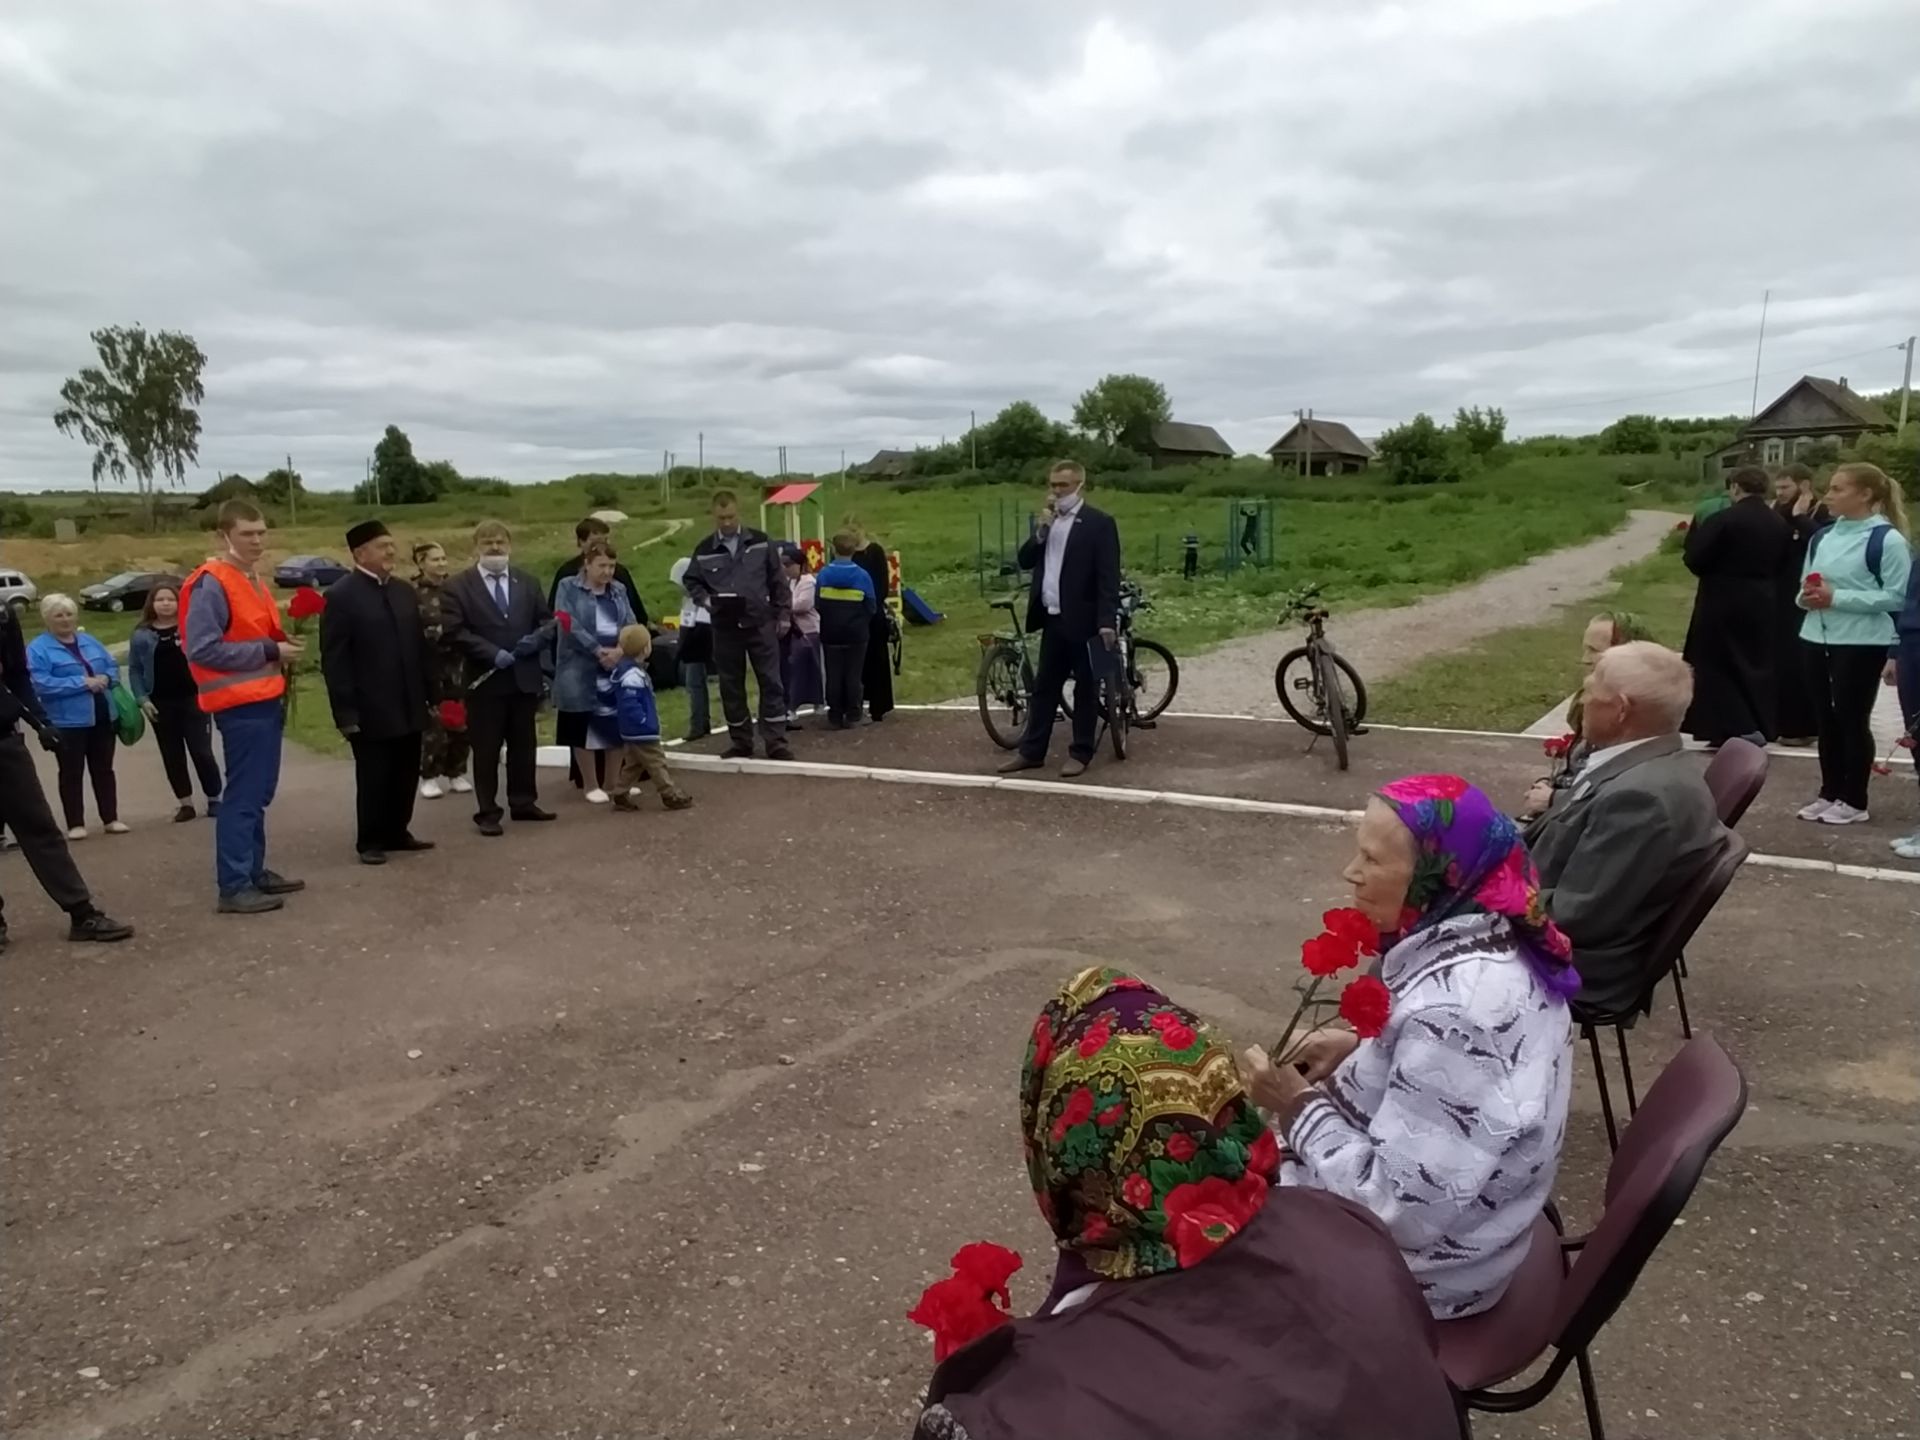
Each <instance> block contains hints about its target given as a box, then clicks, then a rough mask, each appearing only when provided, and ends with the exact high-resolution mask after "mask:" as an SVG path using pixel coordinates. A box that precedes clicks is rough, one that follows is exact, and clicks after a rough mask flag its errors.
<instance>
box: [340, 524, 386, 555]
mask: <svg viewBox="0 0 1920 1440" xmlns="http://www.w3.org/2000/svg"><path fill="white" fill-rule="evenodd" d="M392 533H393V532H392V531H391V530H389V529H387V527H386V526H385V525H383V524H381V523H380V522H379V521H378V520H362V521H361V522H360V523H359V524H358V525H356V526H354V527H353V528H352V529H351V530H349V531H347V549H349V550H358V549H359V548H360V547H361V546H362V545H364V544H366V543H367V542H368V541H369V540H378V539H379V538H380V537H381V536H382V535H391V534H392Z"/></svg>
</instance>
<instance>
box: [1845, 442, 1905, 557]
mask: <svg viewBox="0 0 1920 1440" xmlns="http://www.w3.org/2000/svg"><path fill="white" fill-rule="evenodd" d="M1842 475H1844V476H1846V477H1847V478H1848V479H1849V480H1851V481H1853V483H1854V484H1856V485H1858V486H1859V487H1860V488H1861V489H1862V490H1865V491H1866V492H1867V494H1869V495H1871V496H1872V497H1873V508H1874V509H1875V510H1877V511H1879V512H1880V513H1881V514H1882V515H1884V516H1886V517H1887V523H1888V524H1890V525H1892V526H1893V528H1894V529H1896V530H1898V531H1899V532H1900V533H1901V534H1902V535H1905V536H1908V537H1909V538H1911V537H1912V534H1913V532H1912V531H1911V530H1910V529H1909V528H1908V524H1907V502H1906V501H1905V499H1903V498H1902V496H1901V494H1900V487H1899V486H1898V485H1896V484H1894V483H1893V479H1892V477H1891V476H1889V475H1888V474H1887V472H1886V471H1884V470H1882V469H1881V468H1880V467H1879V466H1878V465H1869V464H1867V463H1866V462H1865V461H1864V460H1855V461H1852V462H1850V463H1848V464H1846V465H1842V466H1840V467H1839V468H1838V469H1837V470H1835V471H1834V472H1833V478H1834V479H1835V480H1838V479H1839V478H1840V477H1841V476H1842Z"/></svg>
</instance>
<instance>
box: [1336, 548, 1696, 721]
mask: <svg viewBox="0 0 1920 1440" xmlns="http://www.w3.org/2000/svg"><path fill="white" fill-rule="evenodd" d="M1613 579H1614V586H1613V588H1612V590H1610V591H1609V592H1608V593H1606V594H1605V595H1602V596H1600V597H1598V598H1596V599H1594V600H1591V601H1583V602H1581V603H1579V604H1577V605H1569V606H1566V607H1565V608H1564V609H1562V610H1561V611H1560V612H1559V613H1558V614H1557V615H1555V616H1554V618H1553V619H1551V620H1547V621H1543V622H1542V623H1540V624H1538V625H1524V626H1520V627H1518V628H1516V629H1512V630H1502V631H1500V632H1499V633H1498V634H1496V635H1491V636H1488V637H1486V638H1485V639H1482V640H1479V641H1476V642H1475V643H1473V644H1472V645H1468V646H1466V647H1464V648H1463V649H1459V650H1450V651H1446V652H1443V653H1441V654H1437V655H1434V656H1432V657H1430V658H1429V659H1426V660H1423V661H1421V662H1420V663H1419V664H1417V665H1415V666H1413V667H1412V668H1411V669H1408V670H1404V671H1402V672H1401V673H1400V674H1398V675H1396V676H1394V677H1393V678H1392V679H1391V680H1386V681H1383V682H1381V683H1380V684H1379V685H1377V686H1374V687H1372V689H1371V692H1370V694H1369V697H1368V698H1369V702H1370V703H1369V707H1368V713H1369V715H1370V716H1371V718H1373V719H1376V720H1379V721H1380V722H1381V723H1383V724H1399V725H1439V726H1445V727H1448V728H1458V729H1463V730H1524V729H1526V727H1527V726H1529V725H1531V724H1532V723H1533V722H1534V721H1536V720H1538V719H1539V718H1540V717H1541V716H1542V715H1544V714H1546V713H1547V712H1548V711H1549V710H1551V709H1553V707H1554V706H1556V705H1558V704H1559V703H1560V702H1561V701H1562V700H1564V699H1566V698H1567V696H1569V695H1571V694H1572V693H1573V691H1574V690H1575V688H1576V687H1577V686H1578V685H1579V683H1580V636H1581V632H1583V631H1584V630H1585V629H1586V628H1587V622H1588V621H1589V620H1591V619H1592V618H1593V617H1594V616H1595V615H1598V614H1602V613H1605V612H1607V611H1628V612H1630V613H1632V614H1633V615H1635V616H1638V617H1639V619H1640V620H1641V621H1642V622H1643V623H1644V624H1645V625H1646V626H1647V627H1648V628H1649V629H1650V630H1651V631H1652V632H1653V638H1654V639H1656V640H1658V641H1659V642H1660V643H1661V644H1663V645H1670V646H1672V647H1673V648H1674V649H1676V650H1678V649H1679V648H1680V645H1681V642H1682V641H1683V640H1685V638H1686V633H1687V616H1688V615H1689V614H1690V613H1691V611H1692V608H1693V591H1694V581H1693V577H1692V576H1691V575H1689V574H1688V573H1687V570H1686V567H1685V566H1684V565H1682V564H1681V563H1680V556H1679V552H1678V549H1677V547H1673V546H1666V547H1663V548H1662V549H1661V550H1660V551H1659V552H1658V553H1657V554H1654V555H1649V556H1648V557H1647V558H1646V559H1645V560H1642V561H1639V562H1638V563H1636V564H1633V565H1626V566H1622V567H1621V568H1620V569H1619V570H1616V571H1615V572H1614V574H1613Z"/></svg>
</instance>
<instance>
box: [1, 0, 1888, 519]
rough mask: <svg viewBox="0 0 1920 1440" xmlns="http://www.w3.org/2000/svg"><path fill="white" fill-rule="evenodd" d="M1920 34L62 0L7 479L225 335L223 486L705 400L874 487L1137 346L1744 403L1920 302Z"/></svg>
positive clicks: (1396, 414) (1425, 391) (1239, 436)
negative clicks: (92, 376) (159, 356)
mask: <svg viewBox="0 0 1920 1440" xmlns="http://www.w3.org/2000/svg"><path fill="white" fill-rule="evenodd" d="M1196 16H1198V18H1196ZM1910 19H1911V7H1910V3H1909V0H1834V3H1829V4H1828V5H1825V6H1823V7H1817V8H1810V7H1807V6H1805V5H1803V4H1799V3H1791V0H1754V3H1752V4H1749V5H1747V6H1745V7H1743V9H1742V15H1741V22H1740V24H1739V25H1737V26H1730V25H1728V24H1727V22H1726V12H1725V7H1724V5H1723V4H1721V3H1719V0H1613V3H1604V0H1444V3H1443V0H1426V3H1402V4H1398V5H1388V4H1374V3H1356V4H1353V5H1328V4H1324V3H1312V0H1294V3H1288V4H1284V5H1267V4H1256V3H1252V0H1246V3H1237V4H1225V5H1219V6H1213V7H1208V8H1207V9H1206V10H1205V11H1204V12H1192V11H1184V12H1180V13H1178V14H1175V13H1174V12H1173V11H1171V10H1170V9H1169V8H1168V7H1164V6H1158V5H1150V4H1147V3H1145V0H1126V3H1115V4H1109V5H1104V6H1092V5H1089V6H1023V5H1017V4H1013V3H997V4H982V5H974V6H967V7H926V6H882V5H878V4H876V3H857V4H856V3H851V0H849V3H837V4H817V5H808V6H791V5H787V6H774V5H772V4H769V3H754V4H741V5H730V6H727V7H724V8H721V7H712V6H696V5H668V6H646V7H629V6H625V5H619V4H615V3H612V0H604V3H601V0H593V3H587V0H580V3H570V4H556V5H547V6H535V5H533V4H531V3H530V0H480V3H455V0H440V3H428V0H420V3H416V4H410V5H405V6H382V5H377V4H374V3H373V0H284V3H278V4H274V5H261V4H257V3H253V0H203V3H198V4H195V5H191V6H187V5H150V4H144V3H136V0H16V3H14V4H12V5H10V6H9V7H8V8H7V10H6V12H5V14H4V15H0V173H4V174H5V176H6V177H7V180H6V193H7V204H6V205H5V206H4V207H0V276H4V279H0V486H14V487H31V486H41V485H67V484H75V483H80V482H81V481H82V480H84V477H85V474H86V463H87V461H86V456H85V454H84V452H83V450H82V448H81V447H80V446H79V445H78V444H77V443H75V442H71V441H68V440H66V439H64V438H63V437H61V436H60V435H58V434H57V432H55V431H54V429H53V427H52V425H51V423H50V421H49V419H48V416H49V415H50V413H51V410H52V408H53V405H54V394H55V391H56V390H57V388H58V385H59V383H60V380H61V379H62V378H63V377H64V376H65V375H66V374H69V373H71V372H72V370H74V369H75V368H77V367H78V366H80V365H82V364H85V363H87V361H88V359H89V358H90V357H89V355H88V346H87V342H86V332H87V331H88V330H89V329H90V328H93V327H94V326H97V325H101V324H109V323H119V322H127V321H134V320H138V321H141V322H143V323H146V324H148V325H150V326H170V327H178V328H184V329H187V330H189V331H191V332H192V333H193V334H194V335H195V336H196V337H197V338H198V339H199V340H200V342H201V344H202V346H203V347H204V348H205V349H206V351H207V353H208V355H209V357H210V368H209V373H208V377H207V386H208V402H207V406H206V410H205V414H204V417H203V418H204V421H205V440H204V444H203V451H202V458H203V463H204V464H205V466H206V467H207V468H208V470H210V471H211V470H213V469H216V468H217V469H238V470H244V471H251V472H258V471H260V470H263V469H265V468H267V467H268V466H270V465H271V464H273V463H276V462H277V460H278V458H279V456H280V455H282V454H283V453H286V452H287V451H289V450H290V451H292V453H293V455H294V457H295V460H296V462H297V463H299V464H300V465H301V467H302V468H303V469H304V470H305V471H306V472H307V473H308V475H309V476H310V477H313V478H315V479H317V480H319V481H320V482H321V483H335V484H344V483H348V482H350V481H351V480H353V479H354V478H355V477H356V476H357V475H358V473H359V471H360V466H361V462H362V457H363V456H364V455H365V454H366V453H367V451H368V450H369V449H370V448H371V445H372V442H373V440H374V439H375V438H376V437H377V435H378V433H379V430H380V428H381V427H382V426H383V425H385V424H386V423H388V422H389V421H391V422H394V423H398V424H400V425H402V426H404V427H406V428H407V429H408V430H409V431H410V433H412V434H413V436H414V438H415V442H416V445H417V447H418V448H419V449H420V450H421V451H422V453H424V454H427V455H431V456H441V455H444V456H446V457H447V458H450V459H452V460H453V461H454V462H455V463H456V464H458V465H459V466H460V467H461V468H462V469H464V470H468V471H472V472H476V473H494V474H502V475H507V476H510V477H515V478H540V477H545V476H549V475H553V474H562V473H566V472H567V471H569V470H572V469H576V468H587V467H596V468H597V467H607V466H618V467H631V468H639V467H647V466H651V465H653V464H656V463H657V462H658V458H659V455H660V452H661V451H662V450H665V449H672V450H675V451H677V452H678V453H679V454H680V455H681V456H682V457H683V458H684V457H689V456H691V455H692V453H693V451H694V448H695V443H696V436H697V435H698V434H699V433H700V432H702V431H704V432H705V434H706V444H707V454H708V457H709V458H710V459H713V460H715V461H719V462H728V463H744V464H751V465H757V466H761V467H765V466H768V465H770V464H771V463H772V460H773V455H774V450H775V447H776V446H778V445H781V444H786V445H788V446H789V447H790V449H791V452H792V454H791V458H792V461H793V463H794V464H795V465H797V466H801V467H814V466H818V467H825V466H829V465H832V464H834V463H837V461H838V457H839V452H840V450H841V448H842V447H844V448H845V449H846V450H848V451H849V452H850V453H851V454H853V455H855V456H858V455H861V454H863V453H865V452H867V451H870V450H872V449H874V448H877V447H879V446H881V445H906V444H912V443H915V442H918V441H930V440H935V439H938V438H939V437H940V436H941V435H942V434H946V435H955V434H958V433H960V432H961V431H962V430H963V429H964V427H965V425H966V418H967V413H968V411H969V410H977V411H979V412H980V414H981V416H982V418H985V416H986V415H988V414H990V413H991V412H992V411H993V410H994V409H996V408H998V406H1000V405H1002V404H1004V403H1006V402H1007V401H1008V400H1011V399H1015V398H1031V399H1033V400H1035V401H1036V402H1038V403H1040V404H1041V405H1042V406H1043V408H1046V409H1047V410H1049V411H1050V412H1051V413H1053V414H1056V415H1060V416H1063V417H1064V415H1065V414H1066V412H1067V410H1068V409H1069V407H1070V406H1071V403H1072V400H1073V397H1074V395H1075V394H1077V393H1078V391H1079V390H1080V389H1081V388H1083V387H1084V386H1085V385H1086V384H1087V383H1088V382H1089V381H1090V380H1092V379H1093V378H1095V377H1096V376H1098V375H1099V374H1101V373H1103V372H1105V371H1107V370H1110V369H1121V368H1125V369H1141V370H1145V371H1147V372H1149V373H1152V374H1154V375H1156V376H1159V377H1160V378H1161V379H1163V380H1164V381H1165V382H1166V383H1167V385H1168V387H1169V389H1170V390H1171V391H1172V392H1173V395H1174V398H1175V402H1176V406H1177V408H1178V411H1179V413H1180V414H1181V415H1182V416H1183V417H1185V418H1188V419H1194V420H1202V421H1207V422H1210V423H1215V424H1218V425H1220V426H1221V428H1222V429H1223V430H1224V431H1225V433H1226V434H1227V435H1228V437H1229V438H1230V439H1232V440H1233V441H1234V442H1235V443H1236V444H1237V445H1239V446H1240V447H1241V448H1243V449H1257V448H1262V447H1264V446H1265V445H1266V444H1268V443H1269V442H1270V441H1271V440H1272V439H1273V437H1274V434H1276V433H1277V429H1278V427H1280V426H1282V425H1284V423H1286V422H1285V417H1286V416H1288V415H1289V414H1290V412H1291V411H1292V409H1293V408H1294V407H1295V406H1301V405H1311V406H1313V407H1315V408H1316V409H1317V410H1318V411H1320V412H1321V413H1323V414H1338V415H1340V416H1341V417H1342V418H1347V419H1350V420H1352V421H1353V422H1354V423H1356V424H1357V425H1359V426H1360V427H1361V428H1362V429H1374V428H1378V427H1379V426H1381V425H1383V424H1386V423H1391V422H1392V421H1393V420H1395V419H1398V418H1402V417H1404V416H1406V415H1408V414H1410V413H1411V412H1412V411H1413V410H1415V409H1419V408H1428V409H1436V410H1451V409H1452V407H1453V406H1454V405H1456V404H1460V403H1475V402H1483V403H1487V402H1490V403H1495V404H1500V405H1503V406H1504V407H1505V408H1506V410H1507V412H1508V414H1509V416H1510V417H1511V419H1512V420H1513V421H1514V422H1515V424H1516V425H1517V426H1518V427H1519V428H1522V429H1527V430H1543V429H1569V428H1571V429H1583V428H1592V427H1594V426H1597V425H1599V424H1602V423H1604V422H1605V421H1606V420H1607V419H1609V418H1611V415H1612V413H1613V410H1612V409H1610V408H1609V407H1615V408H1617V402H1618V401H1619V400H1621V398H1622V397H1631V398H1633V399H1634V400H1635V401H1636V402H1638V403H1640V404H1642V405H1643V407H1644V408H1651V409H1656V410H1667V411H1672V412H1696V411H1706V412H1725V411H1730V410H1737V409H1739V408H1741V407H1742V406H1743V405H1744V404H1745V400H1746V395H1747V390H1748V387H1749V385H1750V383H1751V382H1750V380H1749V379H1748V378H1745V375H1746V372H1748V371H1749V370H1750V367H1751V364H1752V343H1753V332H1754V325H1755V322H1756V320H1757V310H1758V303H1757V302H1758V299H1759V295H1760V292H1761V291H1762V290H1763V289H1765V288H1768V287H1771V288H1772V289H1773V291H1774V305H1773V310H1772V313H1771V316H1770V321H1769V326H1770V342H1769V347H1768V356H1767V364H1766V369H1767V371H1768V383H1773V382H1774V381H1775V380H1778V379H1780V378H1782V377H1785V376H1789V375H1791V374H1793V373H1797V372H1798V371H1799V370H1801V369H1812V368H1824V369H1826V370H1827V371H1828V372H1829V373H1845V374H1847V375H1849V376H1850V377H1851V378H1852V379H1853V380H1854V381H1855V383H1856V384H1857V385H1861V386H1884V385H1888V384H1891V383H1894V382H1895V381H1896V380H1897V378H1898V368H1897V367H1898V357H1897V355H1896V353H1895V352H1894V351H1893V349H1892V348H1891V347H1892V346H1893V345H1894V344H1895V343H1896V342H1898V341H1899V340H1900V339H1901V338H1903V337H1904V336H1905V335H1906V334H1907V333H1909V332H1911V331H1912V330H1913V329H1914V328H1915V326H1916V320H1920V275H1917V274H1916V269H1915V267H1914V265H1913V263H1912V244H1911V241H1912V236H1913V235H1914V234H1916V233H1920V187H1916V186H1915V185H1914V184H1913V182H1912V180H1911V179H1910V178H1906V177H1907V174H1908V171H1909V170H1910V168H1911V167H1910V164H1909V162H1910V160H1911V156H1910V154H1909V153H1907V152H1908V151H1909V150H1910V145H1909V144H1908V143H1907V142H1908V141H1909V140H1910V137H1911V136H1912V135H1913V134H1914V133H1916V129H1917V128H1920V127H1917V126H1916V122H1920V81H1916V79H1915V78H1914V77H1915V76H1916V75H1920V27H1916V26H1914V25H1912V24H1911V23H1908V22H1909V21H1910ZM1841 357H1844V358H1841ZM1829 362H1833V363H1829ZM1643 397H1644V398H1643Z"/></svg>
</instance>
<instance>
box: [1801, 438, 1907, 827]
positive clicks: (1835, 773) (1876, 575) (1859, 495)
mask: <svg viewBox="0 0 1920 1440" xmlns="http://www.w3.org/2000/svg"><path fill="white" fill-rule="evenodd" d="M1827 509H1828V510H1830V511H1832V512H1833V516H1834V521H1833V524H1831V525H1829V526H1828V527H1827V528H1826V529H1824V530H1822V531H1821V532H1820V533H1819V534H1818V535H1817V536H1815V537H1814V539H1813V541H1812V542H1811V543H1810V544H1809V545H1808V547H1807V560H1806V565H1805V568H1804V569H1803V570H1802V572H1801V579H1800V600H1799V604H1800V608H1801V609H1802V610H1805V611H1806V612H1807V618H1806V620H1805V621H1804V622H1803V623H1802V625H1801V627H1800V638H1801V639H1802V640H1804V641H1806V642H1807V646H1808V651H1807V658H1808V664H1809V671H1808V675H1807V683H1808V685H1809V687H1810V688H1811V689H1812V691H1813V703H1814V708H1815V710H1816V712H1817V713H1818V716H1819V720H1820V795H1819V798H1818V799H1816V800H1814V801H1813V802H1812V803H1811V804H1809V805H1807V806H1805V807H1803V808H1802V809H1801V811H1800V818H1801V819H1802V820H1810V821H1816V822H1818V823H1820V824H1823V825H1858V824H1861V823H1863V822H1864V821H1865V820H1866V819H1867V818H1868V816H1867V780H1868V777H1869V776H1871V775H1872V773H1873V749H1874V746H1873V705H1874V700H1875V698H1876V696H1878V694H1879V690H1880V680H1881V675H1882V672H1883V671H1884V669H1885V668H1886V661H1887V652H1888V650H1889V649H1890V648H1891V647H1892V645H1893V642H1894V625H1893V617H1894V616H1895V615H1896V614H1898V613H1899V612H1900V610H1901V609H1902V608H1903V607H1904V606H1905V604H1906V599H1907V576H1908V574H1909V573H1910V572H1911V570H1912V567H1913V559H1912V552H1911V551H1910V550H1909V548H1908V546H1907V536H1906V529H1907V514H1906V507H1905V506H1904V505H1903V504H1902V502H1901V499H1900V491H1899V488H1898V487H1897V486H1895V485H1894V483H1893V481H1891V480H1890V479H1888V478H1887V475H1886V472H1885V471H1883V470H1881V469H1880V467H1879V466H1877V465H1862V464H1853V465H1842V466H1841V467H1840V468H1839V469H1838V470H1836V471H1834V472H1833V479H1832V480H1830V481H1829V482H1828V483H1827Z"/></svg>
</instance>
